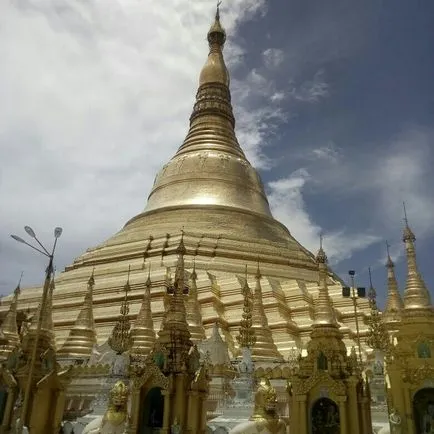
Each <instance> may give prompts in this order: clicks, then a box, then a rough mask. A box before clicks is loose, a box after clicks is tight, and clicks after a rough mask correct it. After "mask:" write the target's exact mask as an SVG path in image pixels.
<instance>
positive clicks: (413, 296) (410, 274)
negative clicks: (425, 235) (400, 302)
mask: <svg viewBox="0 0 434 434" xmlns="http://www.w3.org/2000/svg"><path fill="white" fill-rule="evenodd" d="M403 205H404V221H405V228H404V232H403V237H402V240H403V241H404V243H405V250H406V253H407V282H406V285H405V291H404V308H405V309H412V310H413V309H431V297H430V294H429V292H428V290H427V288H426V286H425V282H424V281H423V279H422V276H421V275H420V273H419V270H418V267H417V261H416V249H415V246H414V242H415V241H416V237H415V236H414V233H413V232H412V230H411V229H410V226H409V224H408V218H407V210H406V208H405V203H404V204H403Z"/></svg>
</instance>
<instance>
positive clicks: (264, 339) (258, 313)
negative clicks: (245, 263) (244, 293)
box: [252, 259, 282, 360]
mask: <svg viewBox="0 0 434 434" xmlns="http://www.w3.org/2000/svg"><path fill="white" fill-rule="evenodd" d="M261 279H262V275H261V270H260V267H259V259H258V265H257V269H256V274H255V281H256V282H255V283H256V284H255V290H254V292H253V305H252V328H253V329H254V331H255V336H256V342H255V345H254V346H253V348H252V357H253V359H255V360H259V359H270V358H273V359H279V358H280V359H281V358H282V355H281V354H280V353H279V352H278V351H277V347H276V345H275V343H274V341H273V335H272V333H271V329H270V327H269V325H268V319H267V316H266V315H265V309H264V304H263V302H262V286H261Z"/></svg>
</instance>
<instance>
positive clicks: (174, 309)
mask: <svg viewBox="0 0 434 434" xmlns="http://www.w3.org/2000/svg"><path fill="white" fill-rule="evenodd" d="M176 252H177V254H178V260H177V264H176V276H175V282H174V286H173V289H172V290H170V291H168V299H169V300H168V309H167V311H166V313H165V315H164V318H163V322H162V329H161V330H160V332H159V342H160V343H161V344H162V345H163V347H165V348H166V350H167V351H168V362H167V369H168V370H169V371H171V372H180V371H181V370H182V369H183V366H184V365H185V361H186V357H187V356H188V352H189V350H190V348H191V346H192V345H193V344H192V342H191V339H190V337H191V335H190V331H189V329H188V323H187V313H186V309H185V304H184V294H185V292H186V288H187V287H186V285H185V268H184V255H185V253H186V249H185V246H184V231H182V233H181V240H180V243H179V245H178V248H177V249H176ZM169 289H170V288H169ZM170 294H171V295H170Z"/></svg>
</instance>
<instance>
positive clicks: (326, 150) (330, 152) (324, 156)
mask: <svg viewBox="0 0 434 434" xmlns="http://www.w3.org/2000/svg"><path fill="white" fill-rule="evenodd" d="M311 153H312V158H316V159H318V160H326V161H328V162H330V163H337V162H338V161H339V160H340V158H341V150H340V149H339V148H338V147H337V146H336V145H335V144H334V143H333V142H329V143H327V145H324V146H320V147H318V148H315V149H312V151H311Z"/></svg>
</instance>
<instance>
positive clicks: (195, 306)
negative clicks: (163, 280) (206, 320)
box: [186, 263, 205, 343]
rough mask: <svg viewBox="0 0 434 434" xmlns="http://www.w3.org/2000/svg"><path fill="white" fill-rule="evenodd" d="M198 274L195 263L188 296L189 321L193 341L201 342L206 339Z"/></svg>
mask: <svg viewBox="0 0 434 434" xmlns="http://www.w3.org/2000/svg"><path fill="white" fill-rule="evenodd" d="M196 281H197V274H196V263H194V265H193V271H192V273H191V274H190V287H189V292H188V296H187V301H186V303H187V323H188V328H189V330H190V334H191V340H192V341H193V343H196V342H201V341H202V340H204V339H205V329H204V328H203V325H202V312H201V309H200V303H199V299H198V291H197V284H196Z"/></svg>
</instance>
